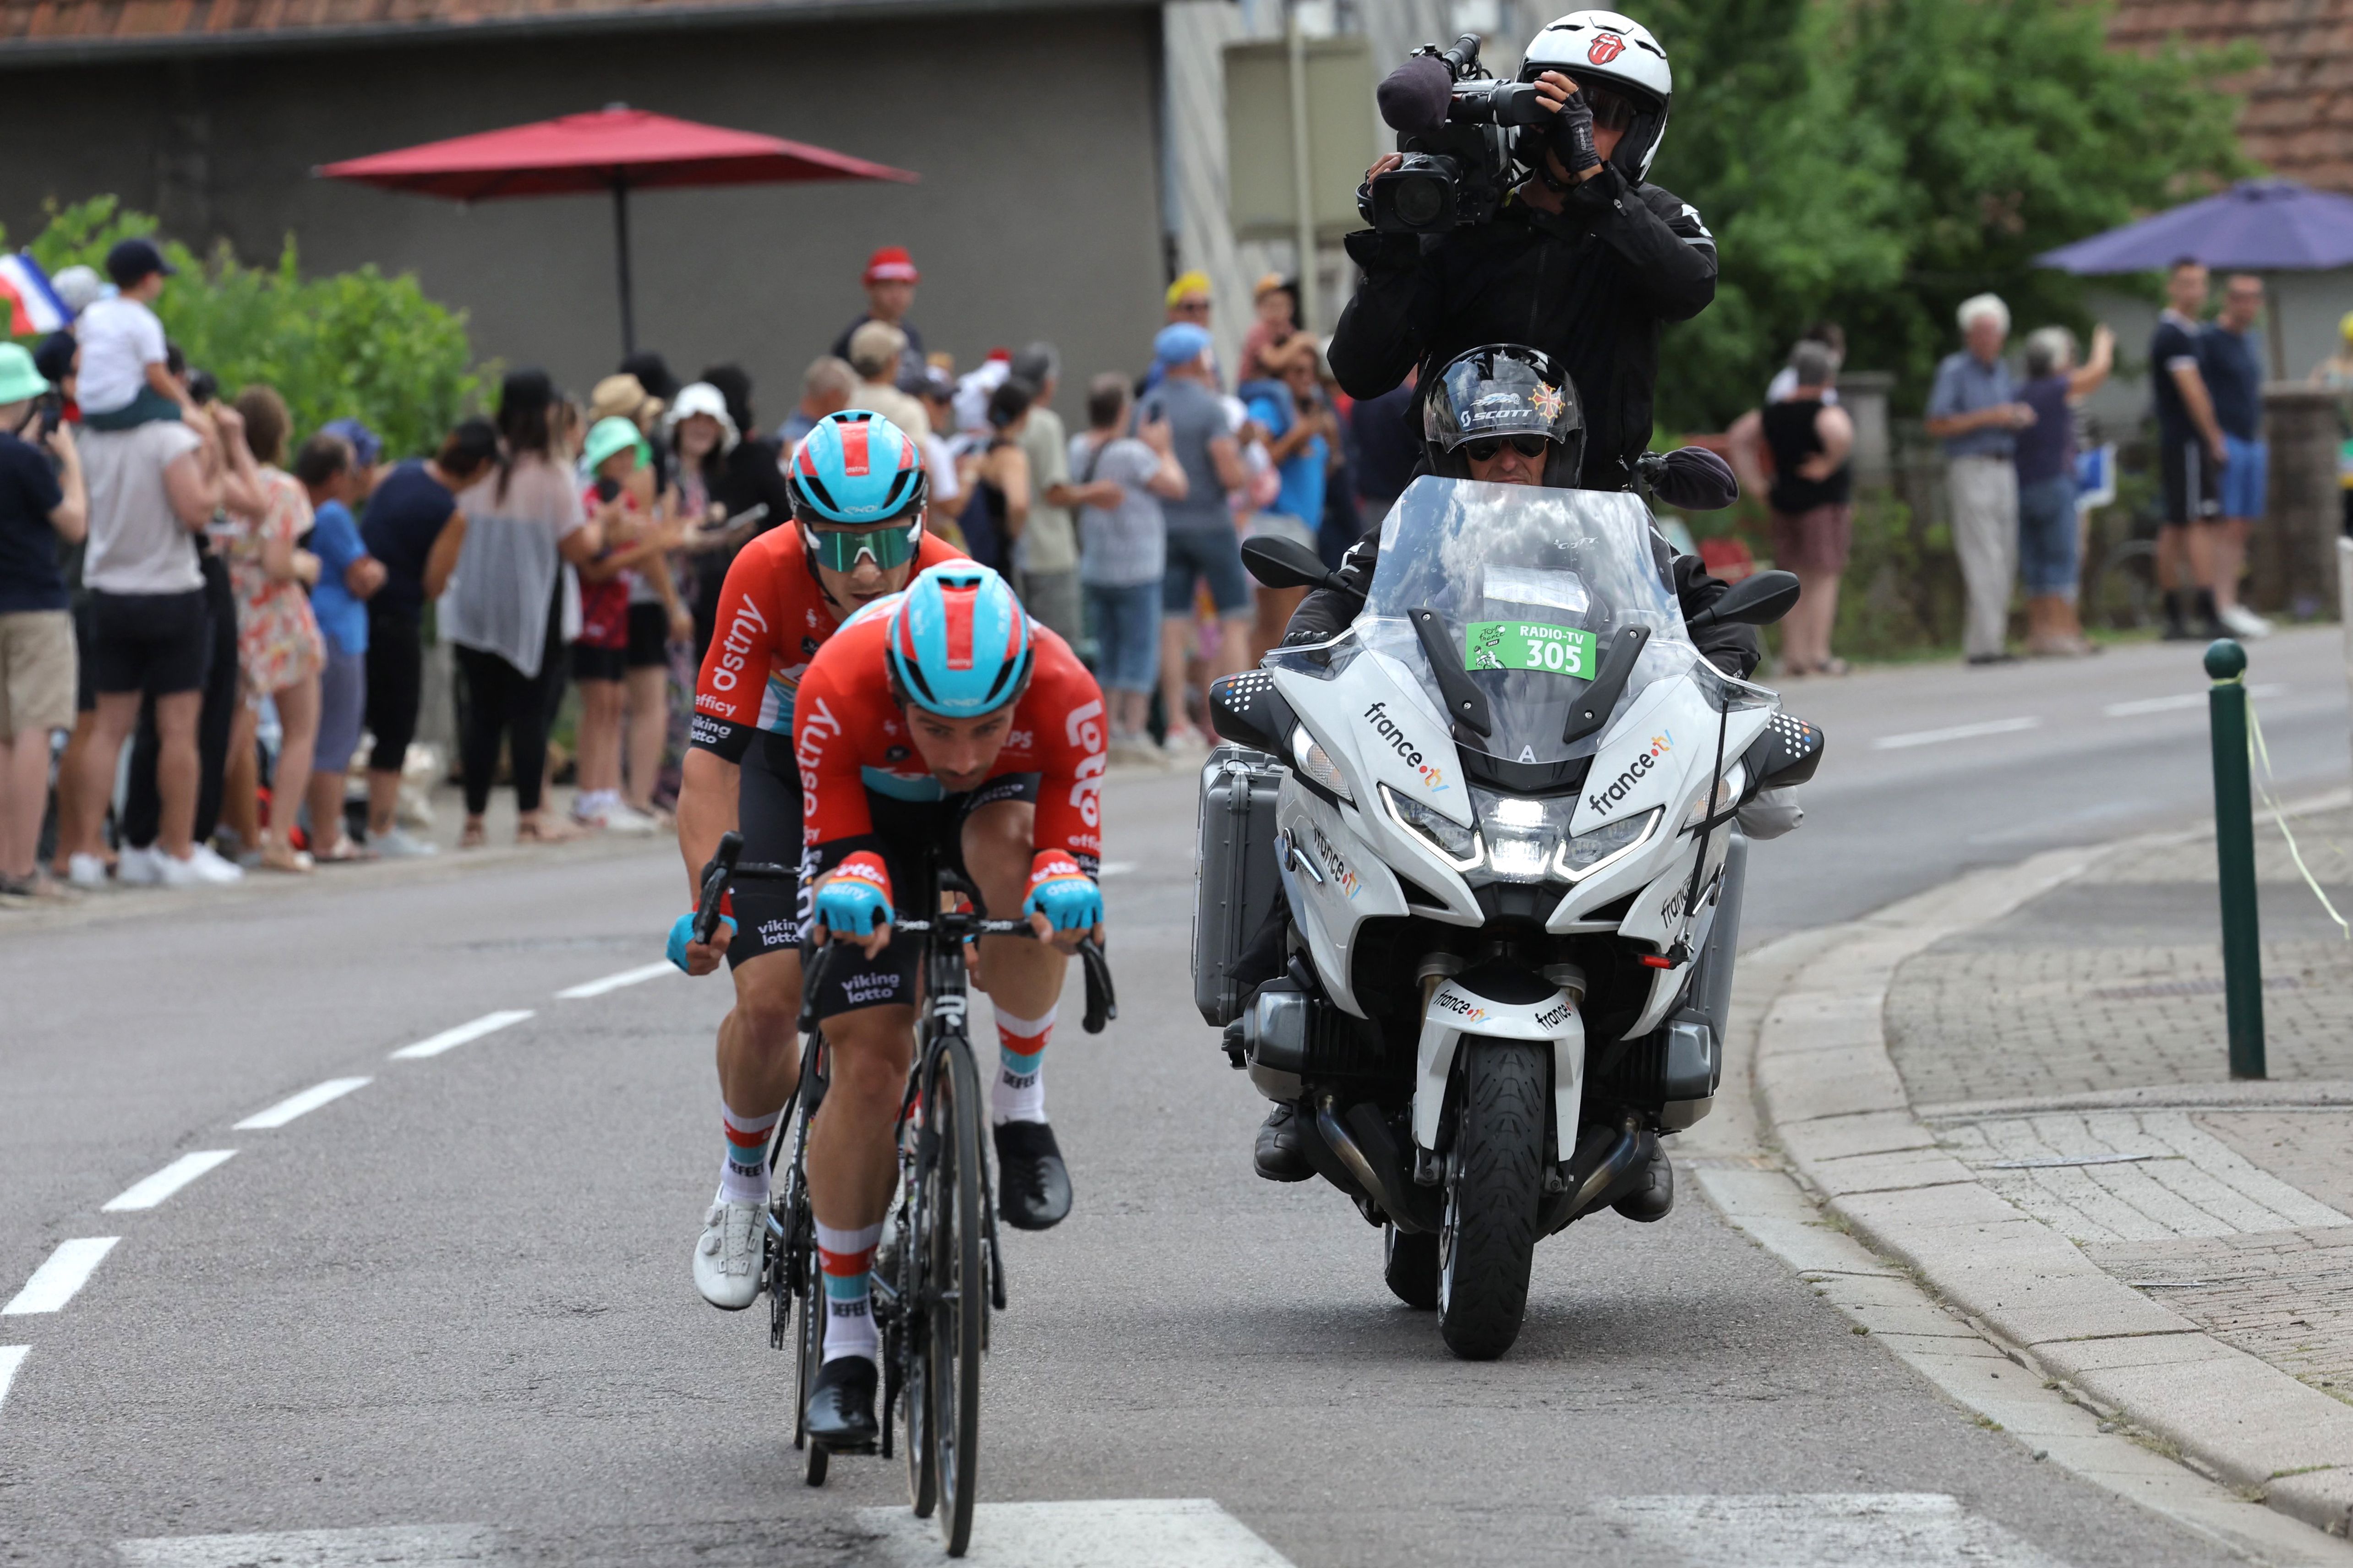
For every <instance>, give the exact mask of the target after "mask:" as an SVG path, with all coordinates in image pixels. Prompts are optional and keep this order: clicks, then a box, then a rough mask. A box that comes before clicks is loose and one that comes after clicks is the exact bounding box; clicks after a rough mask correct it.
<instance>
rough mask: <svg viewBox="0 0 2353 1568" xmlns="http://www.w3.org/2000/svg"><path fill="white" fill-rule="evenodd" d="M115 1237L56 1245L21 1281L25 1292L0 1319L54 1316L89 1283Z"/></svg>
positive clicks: (18, 1294) (0, 1312)
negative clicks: (42, 1313)
mask: <svg viewBox="0 0 2353 1568" xmlns="http://www.w3.org/2000/svg"><path fill="white" fill-rule="evenodd" d="M121 1239H122V1238H121V1237H119V1236H78V1237H74V1239H72V1240H71V1241H61V1242H59V1243H58V1249H57V1250H56V1251H55V1252H52V1253H50V1254H49V1255H48V1257H47V1258H45V1259H43V1260H42V1263H41V1266H40V1267H39V1268H36V1269H34V1270H33V1277H32V1278H31V1279H27V1280H26V1281H25V1288H24V1289H22V1290H19V1291H17V1292H16V1296H15V1298H14V1299H13V1300H10V1301H9V1303H8V1304H7V1305H6V1306H5V1307H0V1318H13V1317H18V1316H21V1315H22V1314H24V1313H26V1312H55V1311H58V1310H61V1309H63V1308H64V1306H65V1304H66V1303H67V1302H68V1301H70V1300H73V1299H74V1292H75V1291H77V1290H79V1289H81V1288H82V1287H83V1286H85V1285H87V1284H89V1283H90V1276H91V1275H93V1274H95V1273H97V1272H98V1266H99V1265H100V1263H103V1262H104V1261H106V1255H107V1254H108V1253H110V1252H111V1251H113V1250H114V1244H115V1243H116V1242H118V1241H121Z"/></svg>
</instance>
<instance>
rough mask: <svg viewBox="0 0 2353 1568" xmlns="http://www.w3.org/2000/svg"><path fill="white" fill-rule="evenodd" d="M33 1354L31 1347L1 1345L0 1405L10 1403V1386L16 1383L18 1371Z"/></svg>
mask: <svg viewBox="0 0 2353 1568" xmlns="http://www.w3.org/2000/svg"><path fill="white" fill-rule="evenodd" d="M32 1353H33V1347H32V1346H30V1345H0V1405H5V1404H7V1403H8V1385H9V1384H12V1383H14V1382H16V1369H17V1368H18V1367H20V1366H22V1365H24V1364H25V1358H26V1356H28V1355H30V1354H32Z"/></svg>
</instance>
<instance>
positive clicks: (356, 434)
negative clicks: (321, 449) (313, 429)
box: [319, 418, 384, 468]
mask: <svg viewBox="0 0 2353 1568" xmlns="http://www.w3.org/2000/svg"><path fill="white" fill-rule="evenodd" d="M319 430H320V433H321V434H322V435H327V436H341V437H343V440H344V443H345V444H346V445H348V446H349V447H351V449H352V457H353V459H354V460H355V461H357V462H358V464H359V466H360V467H361V468H375V460H376V459H377V458H380V457H382V456H384V443H383V442H382V441H381V440H379V439H377V437H376V433H375V431H373V430H371V429H369V428H368V427H367V426H364V425H363V424H361V423H360V422H359V421H358V420H356V419H352V418H343V419H330V420H328V421H327V422H326V423H325V424H324V425H322V426H319Z"/></svg>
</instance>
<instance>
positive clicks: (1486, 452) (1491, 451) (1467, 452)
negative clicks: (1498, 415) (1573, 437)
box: [1461, 436, 1552, 463]
mask: <svg viewBox="0 0 2353 1568" xmlns="http://www.w3.org/2000/svg"><path fill="white" fill-rule="evenodd" d="M1551 445H1552V441H1551V439H1550V438H1549V437H1543V436H1482V437H1480V438H1479V439H1477V440H1475V441H1465V442H1463V443H1462V446H1461V452H1462V455H1463V456H1464V457H1466V458H1470V459H1471V460H1472V462H1474V463H1483V462H1486V461H1487V460H1488V459H1489V458H1493V456H1494V455H1495V454H1496V453H1498V452H1500V451H1502V450H1503V449H1504V447H1507V446H1508V447H1511V449H1512V450H1513V451H1514V452H1517V453H1518V454H1519V455H1520V456H1521V457H1523V458H1541V457H1543V456H1544V455H1545V448H1546V447H1550V446H1551Z"/></svg>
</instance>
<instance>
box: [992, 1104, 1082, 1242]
mask: <svg viewBox="0 0 2353 1568" xmlns="http://www.w3.org/2000/svg"><path fill="white" fill-rule="evenodd" d="M996 1136H997V1213H998V1214H999V1215H1002V1216H1003V1217H1004V1220H1005V1223H1006V1224H1008V1225H1009V1226H1012V1227H1013V1228H1014V1229H1016V1230H1051V1229H1053V1228H1054V1226H1058V1225H1060V1224H1061V1223H1062V1221H1064V1220H1065V1219H1068V1218H1069V1217H1070V1214H1071V1171H1070V1167H1069V1166H1067V1165H1065V1164H1063V1163H1062V1151H1061V1149H1060V1147H1059V1146H1058V1145H1057V1144H1056V1143H1055V1142H1054V1130H1053V1129H1052V1128H1051V1127H1049V1126H1047V1125H1046V1124H1045V1123H1044V1122H1042V1121H1000V1122H998V1123H997V1127H996Z"/></svg>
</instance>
